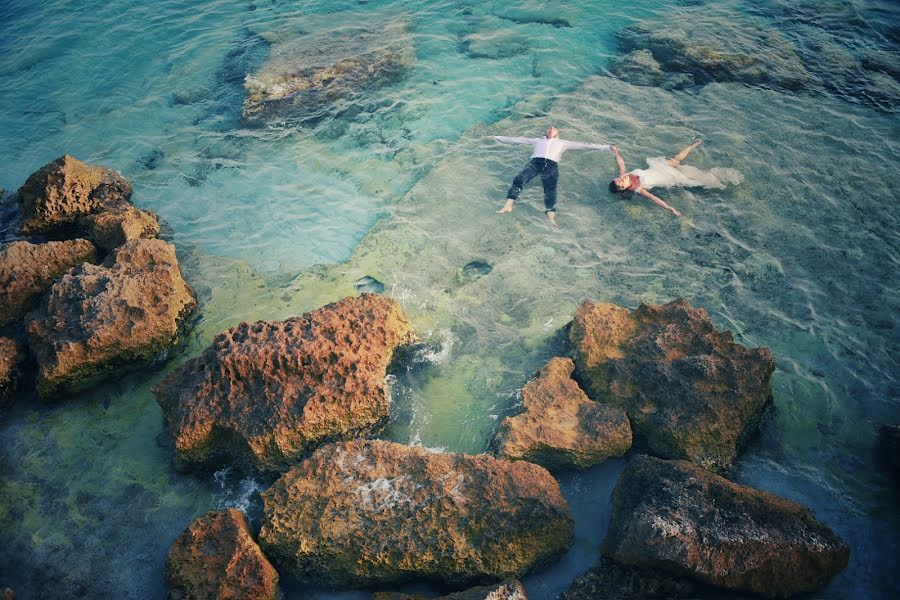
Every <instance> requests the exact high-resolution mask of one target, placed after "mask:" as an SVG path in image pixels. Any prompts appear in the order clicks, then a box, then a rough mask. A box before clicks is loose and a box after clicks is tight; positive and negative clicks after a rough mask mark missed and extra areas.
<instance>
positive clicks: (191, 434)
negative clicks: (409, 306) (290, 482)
mask: <svg viewBox="0 0 900 600" xmlns="http://www.w3.org/2000/svg"><path fill="white" fill-rule="evenodd" d="M414 339H415V335H414V334H413V332H412V328H411V326H410V324H409V321H407V320H406V317H405V316H404V315H403V312H402V310H401V309H400V305H399V304H398V303H397V302H395V301H394V300H390V299H388V298H385V297H384V296H378V295H373V294H363V295H362V296H359V297H356V298H345V299H344V300H341V301H339V302H335V303H333V304H329V305H327V306H325V307H323V308H320V309H318V310H314V311H312V312H309V313H306V314H305V315H303V316H302V317H294V318H291V319H288V320H286V321H278V322H264V321H260V322H257V323H241V324H240V325H238V326H236V327H232V328H231V329H229V330H228V331H226V332H224V333H221V334H219V335H218V336H216V338H215V339H214V340H213V343H212V345H211V346H209V347H208V348H207V349H206V350H204V351H203V353H202V354H201V355H200V356H198V357H196V358H194V359H193V360H190V361H188V362H187V363H185V364H184V366H183V367H182V368H181V369H179V370H177V371H175V372H174V373H172V374H171V375H170V376H169V377H167V378H166V379H165V380H164V381H162V382H161V383H160V384H159V385H157V386H156V387H155V388H154V392H155V393H156V396H157V400H158V401H159V404H160V405H161V406H162V408H163V414H164V418H165V421H166V424H167V425H168V428H169V433H170V435H171V437H172V440H173V442H174V446H175V454H176V459H177V460H178V461H179V462H180V463H182V464H194V465H208V464H211V463H212V464H214V463H218V462H222V461H228V462H230V463H233V462H237V463H239V464H241V465H242V466H243V467H244V468H245V469H250V470H254V469H255V470H261V471H281V470H284V469H286V468H287V467H288V466H290V465H291V464H293V463H294V462H295V461H296V460H297V459H298V458H299V457H300V456H302V455H303V454H305V453H306V452H308V451H310V450H312V449H313V448H315V447H317V446H319V445H321V444H322V443H324V442H327V441H332V440H335V439H348V438H353V437H357V436H360V435H367V434H370V433H374V432H376V431H378V430H379V429H380V428H381V427H382V426H383V425H384V424H385V422H386V421H387V418H388V400H389V398H388V394H387V390H386V389H385V371H386V369H387V367H388V364H389V363H390V361H391V358H392V357H393V354H394V350H395V349H396V348H397V347H398V346H401V345H404V344H408V343H410V342H412V341H413V340H414Z"/></svg>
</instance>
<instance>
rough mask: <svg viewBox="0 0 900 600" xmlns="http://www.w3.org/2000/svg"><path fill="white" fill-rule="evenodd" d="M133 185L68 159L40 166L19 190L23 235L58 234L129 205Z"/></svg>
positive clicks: (110, 174) (90, 166)
mask: <svg viewBox="0 0 900 600" xmlns="http://www.w3.org/2000/svg"><path fill="white" fill-rule="evenodd" d="M129 198H131V184H130V183H128V181H126V180H125V178H124V177H122V176H121V175H119V174H118V173H116V172H115V171H111V170H110V169H106V168H104V167H99V166H96V165H89V164H87V163H83V162H81V161H80V160H78V159H77V158H74V157H72V156H69V155H68V154H66V155H65V156H63V157H61V158H58V159H56V160H54V161H53V162H51V163H48V164H46V165H44V166H43V167H41V168H40V169H39V170H37V171H36V172H34V173H32V174H31V176H30V177H29V178H28V180H27V181H25V184H24V185H23V186H22V187H21V188H19V203H20V204H21V207H22V216H23V222H22V228H21V230H22V233H23V234H25V235H32V234H57V233H60V232H64V231H66V230H70V229H72V228H74V226H75V224H76V222H77V220H78V218H79V217H81V216H83V215H89V214H92V213H96V212H100V211H103V210H106V209H109V208H112V207H115V206H124V205H127V204H128V201H129Z"/></svg>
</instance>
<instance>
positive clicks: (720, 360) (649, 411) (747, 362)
mask: <svg viewBox="0 0 900 600" xmlns="http://www.w3.org/2000/svg"><path fill="white" fill-rule="evenodd" d="M569 335H570V338H571V340H572V343H573V344H574V346H575V355H576V356H575V364H576V366H577V376H578V379H579V381H581V382H582V385H583V386H585V390H586V391H587V392H588V395H589V396H590V397H591V398H592V399H594V400H597V401H602V402H608V403H609V404H612V405H613V406H618V407H620V408H622V409H624V410H625V412H626V413H627V414H628V417H629V418H630V419H631V427H632V431H633V433H634V436H635V445H636V446H640V447H643V448H646V449H648V450H649V451H650V452H651V453H652V454H655V455H657V456H661V457H663V458H683V459H687V460H690V461H691V462H693V463H696V464H698V465H700V466H703V467H705V468H708V469H712V470H716V471H726V470H728V469H729V468H730V467H731V466H732V464H733V463H734V461H735V459H736V458H737V456H738V453H739V452H740V451H741V450H742V449H743V447H744V445H745V444H746V442H747V440H748V439H749V438H750V437H751V436H752V434H753V433H755V432H756V431H757V429H758V424H759V420H760V418H761V417H762V414H763V412H764V409H765V408H766V406H767V405H768V404H769V403H770V402H771V388H770V386H769V378H770V377H771V375H772V371H773V370H774V368H775V365H774V361H773V359H772V355H771V353H770V352H769V351H768V349H766V348H746V347H744V346H741V345H740V344H737V343H735V342H734V340H733V338H732V335H731V333H730V332H727V331H726V332H720V331H717V330H716V328H715V326H713V324H712V322H711V321H710V319H709V315H708V314H707V313H706V311H705V310H703V309H701V308H695V307H693V306H691V305H690V304H688V303H687V302H685V301H684V300H677V301H674V302H670V303H668V304H665V305H662V306H647V305H641V307H640V308H638V309H637V310H635V311H629V310H628V309H625V308H620V307H618V306H615V305H613V304H602V303H597V304H595V303H591V302H585V303H584V304H582V305H581V307H580V308H579V309H578V311H577V312H576V314H575V319H574V321H573V322H572V326H571V329H570V333H569Z"/></svg>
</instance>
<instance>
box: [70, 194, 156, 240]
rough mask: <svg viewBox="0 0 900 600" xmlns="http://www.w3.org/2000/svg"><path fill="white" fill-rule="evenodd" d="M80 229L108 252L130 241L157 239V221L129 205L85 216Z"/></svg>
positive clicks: (151, 213) (152, 216)
mask: <svg viewBox="0 0 900 600" xmlns="http://www.w3.org/2000/svg"><path fill="white" fill-rule="evenodd" d="M80 229H81V230H82V231H83V232H84V234H85V235H86V236H87V237H89V238H90V239H91V240H93V241H94V243H95V244H97V246H99V247H100V248H102V249H103V250H106V251H110V250H113V249H115V248H118V247H119V246H121V245H122V244H124V243H125V242H130V241H131V240H137V239H141V238H145V239H151V238H155V237H157V236H158V235H159V219H158V218H157V216H156V214H155V213H153V212H151V211H147V210H141V209H139V208H135V207H134V206H130V205H129V206H122V207H117V208H112V209H110V210H106V211H103V212H100V213H96V214H92V215H87V216H86V217H83V218H82V219H81V221H80Z"/></svg>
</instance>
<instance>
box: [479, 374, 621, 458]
mask: <svg viewBox="0 0 900 600" xmlns="http://www.w3.org/2000/svg"><path fill="white" fill-rule="evenodd" d="M574 370H575V363H573V362H572V360H571V359H568V358H554V359H552V360H551V361H550V362H549V363H547V365H546V366H544V368H543V369H541V372H540V374H539V375H538V378H537V379H535V380H534V381H531V382H529V383H528V384H527V385H526V386H525V389H523V390H522V408H523V411H522V412H521V413H520V414H518V415H516V416H514V417H506V418H505V419H503V422H502V423H501V424H500V429H499V430H498V431H497V436H496V437H495V438H494V442H493V448H494V453H495V454H496V455H497V456H498V457H500V458H505V459H507V460H527V461H529V462H533V463H537V464H539V465H543V466H545V467H547V468H554V467H577V468H582V469H584V468H587V467H589V466H591V465H594V464H597V463H599V462H602V461H604V460H606V459H607V458H610V457H612V456H622V455H623V454H625V453H626V452H627V451H628V449H629V448H631V425H630V424H629V423H628V417H627V416H626V415H625V413H624V412H623V411H622V410H620V409H618V408H615V407H613V406H610V405H608V404H603V403H599V402H592V401H591V400H590V399H589V398H588V397H587V396H586V395H585V393H584V392H583V391H582V390H581V388H580V387H578V384H577V383H576V382H575V380H573V379H572V372H573V371H574Z"/></svg>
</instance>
